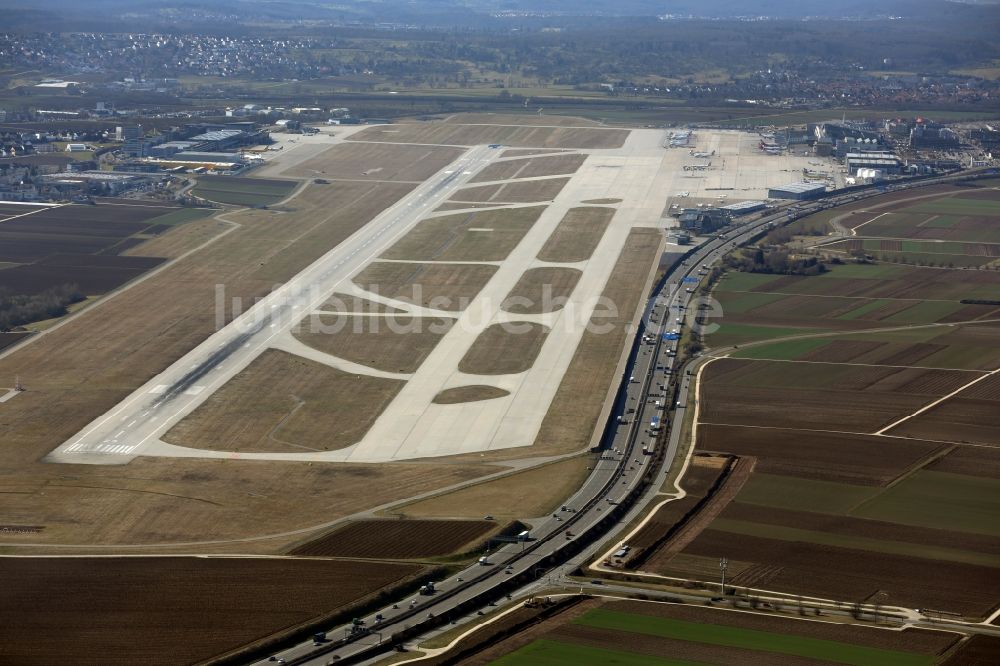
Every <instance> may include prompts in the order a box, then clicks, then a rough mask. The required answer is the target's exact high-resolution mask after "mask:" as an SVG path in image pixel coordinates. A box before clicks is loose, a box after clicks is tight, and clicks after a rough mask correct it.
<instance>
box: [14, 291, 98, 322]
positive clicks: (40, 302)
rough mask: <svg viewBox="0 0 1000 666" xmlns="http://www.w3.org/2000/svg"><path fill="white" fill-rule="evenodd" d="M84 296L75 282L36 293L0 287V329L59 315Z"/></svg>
mask: <svg viewBox="0 0 1000 666" xmlns="http://www.w3.org/2000/svg"><path fill="white" fill-rule="evenodd" d="M84 298H86V297H85V296H84V295H83V294H81V293H80V290H79V289H78V288H77V286H76V285H75V284H64V285H59V286H58V287H51V288H49V289H46V290H45V291H43V292H39V293H37V294H30V295H29V294H13V293H11V292H10V290H9V289H3V288H0V331H9V330H11V329H12V328H14V327H16V326H21V325H23V324H29V323H31V322H33V321H41V320H43V319H51V318H53V317H61V316H63V315H64V314H66V313H67V311H68V310H67V307H68V306H69V305H72V304H73V303H79V302H80V301H82V300H84Z"/></svg>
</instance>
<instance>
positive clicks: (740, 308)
mask: <svg viewBox="0 0 1000 666" xmlns="http://www.w3.org/2000/svg"><path fill="white" fill-rule="evenodd" d="M726 286H729V283H728V282H727V283H726ZM713 296H714V297H715V299H716V300H717V301H719V302H720V303H721V304H722V310H723V312H736V313H744V312H748V311H750V310H753V309H754V308H759V307H760V306H762V305H767V304H768V303H773V302H775V301H779V300H781V299H782V298H784V295H783V294H772V293H768V292H754V291H737V292H731V291H716V292H715V293H714V294H713Z"/></svg>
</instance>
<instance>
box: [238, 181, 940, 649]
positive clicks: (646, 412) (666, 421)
mask: <svg viewBox="0 0 1000 666" xmlns="http://www.w3.org/2000/svg"><path fill="white" fill-rule="evenodd" d="M941 180H948V178H945V179H940V180H935V181H931V182H928V181H924V182H922V183H919V184H918V185H927V184H933V183H935V182H941ZM906 187H907V186H905V185H895V186H888V187H886V188H883V189H881V190H879V192H878V193H881V192H884V191H892V190H895V189H905V188H906ZM873 194H875V192H871V193H859V192H852V193H849V194H844V195H841V196H836V197H830V198H826V199H823V200H820V201H815V202H798V203H794V204H790V205H789V206H788V207H782V208H780V209H778V210H776V211H774V212H772V213H770V214H767V215H765V216H763V217H761V218H760V219H758V220H754V221H752V222H749V223H746V224H744V225H742V226H739V227H736V228H735V229H727V230H725V232H724V233H725V236H724V237H716V238H711V239H709V240H708V241H705V242H703V243H702V244H701V245H700V246H698V247H697V248H695V249H694V250H693V251H692V253H691V254H690V255H689V256H688V257H687V258H686V259H685V260H684V261H683V263H681V264H678V265H676V266H675V267H674V268H673V269H672V270H671V272H670V273H669V274H668V276H667V278H666V281H665V283H664V286H663V289H662V290H661V291H660V292H659V293H657V294H655V295H654V296H653V297H652V298H651V299H650V303H649V306H648V308H647V311H646V317H645V321H644V326H642V327H640V329H639V331H638V332H637V335H638V336H643V335H645V336H649V337H651V338H652V340H651V341H646V342H640V344H639V348H638V351H637V353H635V354H633V355H632V357H631V358H630V362H629V364H628V366H627V368H626V377H629V378H630V379H629V381H628V382H627V385H626V387H625V392H624V395H622V396H620V397H619V401H618V403H617V404H618V406H619V407H618V409H616V410H615V411H614V412H612V416H611V418H612V419H613V420H614V423H613V424H612V427H613V428H614V430H613V431H612V433H611V436H610V437H609V438H608V439H609V442H608V444H607V449H606V450H605V451H604V452H603V455H602V456H601V459H600V460H599V461H598V462H597V464H596V465H595V467H594V468H593V470H592V472H591V474H590V476H589V477H588V478H587V480H586V481H585V482H584V484H583V485H582V486H581V488H580V489H579V490H577V492H576V493H574V494H573V496H572V497H570V498H568V499H567V500H566V501H565V504H564V506H565V507H566V509H567V510H566V511H562V510H560V511H558V512H557V513H555V514H554V515H552V516H550V517H548V518H546V519H545V520H543V521H541V522H540V523H537V524H535V525H534V526H533V529H532V531H531V539H532V540H531V541H529V542H522V543H511V544H506V545H504V546H502V547H500V548H498V549H496V550H494V551H493V552H491V553H489V555H488V559H487V562H488V563H487V564H485V565H481V564H478V563H477V564H473V565H470V566H469V567H467V568H466V569H464V570H463V571H461V572H459V573H457V574H455V575H454V576H452V577H450V578H448V579H446V580H443V581H437V583H436V588H437V591H436V592H435V594H433V595H430V596H421V595H413V596H410V597H408V598H406V599H403V600H401V601H399V602H398V603H396V604H393V605H391V606H389V607H387V608H384V609H382V610H380V611H379V612H377V613H373V614H371V615H369V616H366V617H363V618H358V619H359V620H360V621H361V622H363V624H362V625H360V626H362V627H364V628H365V630H364V631H360V632H356V633H352V632H355V628H354V627H353V626H352V625H343V626H339V627H333V628H331V629H330V630H329V631H327V632H326V634H327V636H328V639H329V640H330V641H335V642H328V643H321V644H315V643H314V642H313V641H305V642H303V643H300V644H298V645H295V646H293V647H291V648H288V649H285V650H283V651H280V652H278V653H276V654H275V655H274V659H275V660H283V661H284V662H286V663H288V664H310V665H314V666H320V665H326V664H329V663H331V660H333V659H335V658H339V659H343V658H346V657H349V656H354V655H358V654H359V653H362V652H364V651H365V650H367V649H369V648H371V647H372V646H373V645H375V644H377V643H379V642H380V641H383V640H385V639H388V638H389V636H391V635H392V634H393V633H395V632H398V631H400V630H402V629H404V628H408V627H412V626H416V625H419V624H420V623H421V622H424V621H427V620H429V619H430V618H431V617H434V616H441V615H442V614H448V615H454V616H455V617H454V619H455V620H459V619H462V620H464V621H467V620H468V619H470V618H469V616H463V617H462V618H459V617H457V613H456V612H455V609H456V608H457V607H459V606H460V605H463V604H465V603H467V602H471V601H474V600H477V599H483V600H484V602H483V603H484V605H486V603H487V602H486V601H485V600H487V599H490V598H492V597H495V596H496V592H495V591H494V590H495V589H496V588H498V587H499V586H501V585H504V584H505V583H506V582H507V580H509V578H510V577H511V576H515V575H518V574H528V575H529V576H532V577H533V578H534V579H535V581H536V582H534V583H530V584H528V585H526V586H523V587H521V588H520V589H518V590H517V592H516V594H518V595H521V594H524V593H529V592H531V591H532V590H534V589H541V588H542V587H544V586H545V585H546V584H548V583H546V582H545V580H544V579H542V577H543V576H546V577H549V576H552V577H554V579H555V580H558V579H560V578H561V577H562V575H564V574H565V573H567V572H568V571H571V570H573V569H574V568H576V567H577V566H579V565H582V564H585V563H586V562H588V561H590V560H591V559H592V558H593V557H594V556H595V554H596V553H597V550H598V549H599V548H600V547H601V546H602V545H603V540H602V538H601V535H602V534H604V533H609V532H613V531H615V530H617V529H619V528H620V527H621V526H622V525H626V524H628V523H629V522H631V521H632V520H634V519H635V518H636V517H637V516H638V515H640V514H641V513H642V512H643V511H644V510H645V509H646V507H647V504H648V502H647V500H648V499H651V498H652V496H653V495H655V494H656V492H657V491H658V490H659V488H660V487H661V486H662V483H663V482H664V481H665V480H666V478H667V475H668V472H669V468H670V463H671V462H672V461H673V459H674V458H675V457H676V455H677V451H678V449H679V446H680V436H681V430H682V425H683V423H684V417H685V412H686V410H687V409H688V408H689V407H692V406H693V405H688V404H687V396H688V395H689V393H690V381H691V377H692V375H688V374H687V371H686V370H684V371H683V373H678V374H680V377H679V380H678V381H679V382H680V386H679V390H678V391H677V393H676V395H678V396H680V398H679V400H678V401H677V403H676V404H674V405H672V406H671V405H665V404H664V401H665V400H666V396H668V395H671V394H673V388H672V387H671V386H670V380H671V375H673V374H674V373H675V364H676V354H677V353H678V349H677V345H678V344H679V340H665V339H664V338H663V335H662V334H663V333H665V332H669V331H671V330H672V329H674V328H678V323H677V321H676V320H677V318H678V316H679V315H680V314H681V313H688V306H689V305H691V303H692V299H693V297H694V294H693V292H694V291H695V289H696V287H697V286H698V285H697V284H696V283H695V282H694V281H691V282H685V281H684V279H685V278H689V279H696V280H700V278H701V275H700V271H703V266H711V265H713V264H714V263H716V262H717V261H719V260H720V259H721V258H722V256H724V255H725V254H726V253H727V252H729V251H731V250H732V249H734V248H735V247H736V246H738V245H741V244H743V243H745V242H747V241H748V240H750V239H751V238H752V237H753V236H755V235H756V234H758V233H760V232H761V231H762V230H764V229H766V228H767V227H768V226H769V225H776V224H779V223H783V222H785V221H787V220H789V218H797V217H802V216H805V215H808V214H811V213H814V212H816V211H818V210H822V209H825V208H830V207H833V206H837V205H842V204H845V203H849V202H851V201H855V200H858V199H861V198H864V197H865V196H871V195H873ZM689 290H690V291H689ZM693 315H694V312H691V313H690V316H687V317H683V315H682V318H684V319H685V322H684V325H688V324H689V322H690V320H691V319H693ZM623 380H624V378H623ZM663 387H666V388H663ZM657 401H659V402H660V405H657ZM630 409H634V410H635V411H634V412H630V411H629V410H630ZM654 416H657V417H659V418H660V419H661V422H662V424H663V427H669V428H670V431H669V434H668V437H667V438H666V441H667V451H666V454H665V456H664V458H663V461H664V462H663V464H662V466H661V469H660V470H659V471H658V474H657V478H656V481H654V482H653V483H652V484H650V486H649V487H648V489H647V491H646V493H645V496H643V497H642V498H641V499H640V501H637V502H635V504H634V506H633V507H631V508H630V510H629V511H628V512H627V513H626V514H625V515H624V516H623V517H622V518H621V519H620V520H618V521H617V522H616V524H615V525H613V526H611V527H610V528H609V527H608V526H604V525H599V523H600V522H601V519H602V518H603V517H604V515H606V514H605V512H606V511H607V510H608V509H609V508H610V507H612V506H613V505H614V504H615V503H617V502H618V501H619V500H620V499H621V498H623V497H624V496H626V495H627V494H628V493H629V491H631V490H633V489H634V488H635V487H636V486H637V484H638V483H639V481H640V479H641V476H642V474H643V472H644V471H645V469H644V467H645V466H646V465H648V464H649V463H648V462H647V461H648V460H649V456H645V455H643V453H642V447H643V445H649V444H650V443H651V442H652V441H653V440H655V436H654V433H652V432H651V429H650V423H651V420H652V418H653V417H654ZM619 417H621V421H619V420H618V419H619ZM591 532H593V533H592V534H591ZM583 537H586V538H588V539H589V540H592V543H591V544H590V545H589V546H588V547H587V548H585V549H584V550H583V551H582V552H581V553H579V554H577V555H575V556H573V557H572V558H570V559H569V560H568V561H567V562H566V563H564V564H561V565H558V566H556V567H552V566H545V565H541V566H540V565H539V564H538V562H539V561H541V560H543V559H544V558H546V557H549V556H552V555H553V554H556V553H558V552H559V551H560V550H561V549H563V548H565V547H566V544H567V543H568V542H570V541H572V540H573V539H577V538H583ZM508 596H513V595H508ZM489 605H495V604H493V603H490V604H489ZM341 640H343V641H346V642H344V643H341V642H340V641H341ZM252 663H254V664H259V665H261V666H263V665H264V664H268V663H273V662H271V661H269V660H266V659H265V660H260V661H256V662H252Z"/></svg>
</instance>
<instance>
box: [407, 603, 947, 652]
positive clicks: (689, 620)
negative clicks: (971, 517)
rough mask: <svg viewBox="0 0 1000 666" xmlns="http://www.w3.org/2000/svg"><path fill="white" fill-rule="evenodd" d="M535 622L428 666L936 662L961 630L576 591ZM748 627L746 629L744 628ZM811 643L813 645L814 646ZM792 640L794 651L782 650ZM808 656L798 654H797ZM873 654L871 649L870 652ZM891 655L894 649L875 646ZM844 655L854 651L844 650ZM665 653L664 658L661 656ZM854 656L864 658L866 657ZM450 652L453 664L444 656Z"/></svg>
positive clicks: (487, 631) (502, 622) (485, 634)
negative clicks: (898, 628) (593, 595)
mask: <svg viewBox="0 0 1000 666" xmlns="http://www.w3.org/2000/svg"><path fill="white" fill-rule="evenodd" d="M553 610H554V612H550V613H549V614H548V615H547V616H543V617H539V618H537V619H535V620H534V621H532V618H531V617H530V616H528V615H527V613H529V612H535V613H537V612H538V611H537V609H535V610H532V611H529V609H521V610H518V611H516V612H515V613H512V614H510V615H508V616H506V617H504V618H501V619H499V620H498V621H497V622H494V623H491V624H489V625H487V626H486V627H484V628H483V629H481V630H480V631H477V632H476V633H474V634H471V635H470V636H468V637H466V638H463V639H462V641H461V642H460V643H459V644H458V645H457V646H456V648H455V651H453V652H448V653H445V654H442V655H437V656H436V657H434V658H432V659H430V660H428V662H427V663H428V664H432V665H436V664H447V663H458V662H456V661H455V659H457V658H458V657H459V656H461V661H460V663H462V664H468V665H469V666H485V665H486V664H504V665H505V666H506V665H507V664H516V663H570V662H569V660H570V659H575V663H637V664H653V663H660V662H663V663H667V661H669V662H670V663H675V662H676V663H685V664H687V663H699V664H700V663H711V664H753V665H757V664H759V665H761V666H765V665H770V664H783V665H788V666H811V665H813V664H821V663H834V662H833V661H828V660H827V659H824V658H823V653H824V652H827V653H828V654H829V655H830V657H831V658H834V659H836V658H837V657H844V659H846V660H850V661H849V663H880V662H878V661H877V660H878V659H879V658H880V657H882V658H886V659H889V658H896V659H900V660H901V661H900V663H914V664H933V663H935V661H936V660H937V659H939V658H941V657H942V656H944V655H947V654H950V650H952V649H953V648H954V646H955V645H956V643H957V642H958V640H959V638H960V635H959V634H955V633H950V632H944V631H932V630H926V629H906V630H903V631H893V630H891V629H879V628H872V627H868V626H857V625H847V624H838V623H833V622H828V621H823V620H808V619H803V618H797V619H796V618H792V617H780V616H775V615H773V614H766V615H765V614H758V613H749V612H731V611H728V610H725V609H716V608H710V607H708V608H706V607H697V606H686V605H680V604H670V603H657V602H640V601H616V600H610V599H594V598H588V597H581V598H579V601H577V603H566V604H565V605H564V606H563V607H562V608H554V609H553ZM744 632H748V633H744ZM813 641H815V643H814V642H813ZM782 643H784V644H785V645H791V644H794V645H795V646H796V647H795V648H792V649H790V650H789V649H788V648H785V649H784V650H783V649H782ZM802 650H805V651H807V652H806V653H807V654H811V655H812V656H809V657H807V656H798V655H799V654H800V653H801V652H800V651H802ZM869 651H871V652H869ZM880 651H891V652H880ZM843 652H855V654H854V655H850V656H845V655H844V654H843ZM665 655H669V657H665ZM861 655H864V657H865V658H866V659H865V660H864V661H862V660H860V659H862V657H861ZM449 657H451V660H449Z"/></svg>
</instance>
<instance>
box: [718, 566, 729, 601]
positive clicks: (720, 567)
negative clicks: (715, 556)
mask: <svg viewBox="0 0 1000 666" xmlns="http://www.w3.org/2000/svg"><path fill="white" fill-rule="evenodd" d="M728 568H729V560H728V559H726V558H725V557H723V558H722V559H720V560H719V570H720V571H721V572H722V584H721V585H720V589H721V591H722V596H726V569H728Z"/></svg>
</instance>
